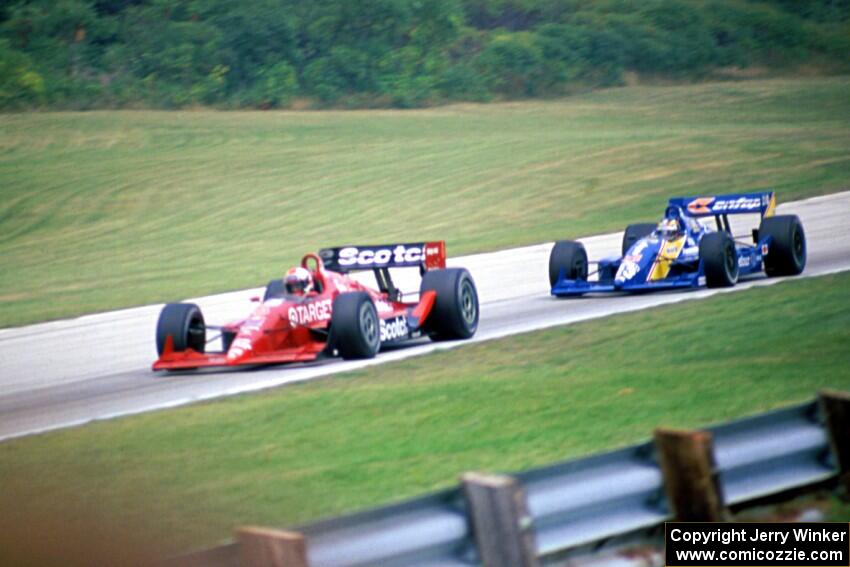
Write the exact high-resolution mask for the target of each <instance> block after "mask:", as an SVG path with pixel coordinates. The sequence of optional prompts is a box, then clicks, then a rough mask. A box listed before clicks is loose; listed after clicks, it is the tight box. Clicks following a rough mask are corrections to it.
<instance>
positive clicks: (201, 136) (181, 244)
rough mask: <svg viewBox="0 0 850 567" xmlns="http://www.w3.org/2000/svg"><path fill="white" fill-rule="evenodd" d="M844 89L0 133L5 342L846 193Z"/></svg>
mask: <svg viewBox="0 0 850 567" xmlns="http://www.w3.org/2000/svg"><path fill="white" fill-rule="evenodd" d="M848 90H850V79H849V78H847V77H839V78H827V79H824V78H818V79H799V80H794V79H772V80H753V81H745V82H733V83H728V82H727V83H715V84H700V85H691V86H675V87H662V86H654V87H628V88H617V89H610V90H606V91H601V92H595V93H589V94H585V95H581V96H576V97H573V98H569V99H563V100H557V101H542V102H541V101H536V102H522V103H507V104H493V105H457V106H450V107H444V108H437V109H431V110H421V111H418V110H417V111H356V112H334V111H329V112H300V113H299V112H210V111H197V112H132V111H125V112H89V113H38V114H3V115H0V262H2V265H0V327H6V326H12V325H20V324H24V323H29V322H34V321H41V320H46V319H52V318H58V317H67V316H73V315H79V314H82V313H89V312H94V311H101V310H107V309H113V308H118V307H124V306H130V305H139V304H147V303H155V302H160V301H173V300H178V299H182V298H186V297H196V296H199V295H206V294H209V293H214V292H220V291H226V290H232V289H241V288H245V287H252V286H258V285H262V284H263V283H265V282H267V281H268V280H269V279H270V278H271V277H273V276H275V275H277V274H280V273H281V271H282V270H283V269H285V267H287V266H288V265H290V264H292V263H293V262H295V261H296V260H297V259H298V258H300V256H301V254H303V253H304V252H308V251H314V250H316V249H317V248H319V247H322V246H326V245H339V244H344V243H349V242H354V243H358V242H360V243H376V242H380V241H410V240H417V239H425V238H428V239H431V238H444V239H446V240H448V246H449V253H450V254H452V255H457V254H461V253H468V252H477V251H487V250H493V249H497V248H502V247H508V246H516V245H521V244H529V243H535V242H544V241H547V240H553V239H556V238H571V237H576V236H579V235H589V234H597V233H602V232H607V231H614V230H621V229H622V228H623V227H624V226H625V225H626V224H628V223H630V222H636V221H640V220H654V219H656V217H657V216H658V215H659V214H660V213H661V211H662V210H663V206H664V204H665V203H666V199H667V198H668V197H670V196H673V195H678V194H690V193H724V192H733V191H742V190H747V189H756V188H763V187H772V188H775V189H776V190H777V191H778V192H779V198H780V200H781V201H788V200H792V199H798V198H803V197H809V196H813V195H817V194H823V193H828V192H831V191H836V190H841V189H846V188H847V187H848V171H850V151H848V148H850V98H848V97H847V92H848Z"/></svg>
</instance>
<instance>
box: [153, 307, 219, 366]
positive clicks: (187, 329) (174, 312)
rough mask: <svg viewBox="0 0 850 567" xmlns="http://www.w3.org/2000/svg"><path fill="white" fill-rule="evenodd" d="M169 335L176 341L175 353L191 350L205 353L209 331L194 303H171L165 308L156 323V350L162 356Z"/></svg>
mask: <svg viewBox="0 0 850 567" xmlns="http://www.w3.org/2000/svg"><path fill="white" fill-rule="evenodd" d="M169 335H170V336H171V337H172V340H173V341H174V350H175V351H177V352H181V351H184V350H186V349H187V348H191V349H192V350H194V351H196V352H200V353H203V352H204V348H205V347H206V344H207V329H206V324H205V323H204V316H203V314H202V313H201V309H200V308H199V307H198V306H197V305H195V304H194V303H169V304H167V305H166V306H165V307H163V308H162V311H160V313H159V320H158V321H157V323H156V350H157V352H158V353H159V355H160V356H162V351H163V350H165V341H166V339H167V338H168V336H169Z"/></svg>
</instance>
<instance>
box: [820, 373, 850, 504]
mask: <svg viewBox="0 0 850 567" xmlns="http://www.w3.org/2000/svg"><path fill="white" fill-rule="evenodd" d="M818 398H819V399H820V404H821V408H822V409H823V414H824V416H825V417H826V428H827V431H828V432H829V443H830V445H831V446H832V453H833V455H835V460H836V462H837V464H838V478H839V481H840V482H841V484H842V485H843V486H844V489H845V491H846V492H847V494H848V495H850V393H848V392H836V391H834V390H821V391H820V392H818Z"/></svg>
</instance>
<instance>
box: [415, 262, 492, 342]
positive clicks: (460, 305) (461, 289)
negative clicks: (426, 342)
mask: <svg viewBox="0 0 850 567" xmlns="http://www.w3.org/2000/svg"><path fill="white" fill-rule="evenodd" d="M426 291H434V292H436V294H437V299H436V300H435V301H434V306H433V307H432V308H431V313H430V314H429V315H428V319H427V321H426V323H425V327H426V329H427V331H428V334H429V336H430V337H431V339H432V340H435V341H442V340H454V339H468V338H470V337H472V336H473V335H474V334H475V332H476V331H477V330H478V314H479V309H478V290H477V289H475V282H474V281H473V279H472V276H471V275H470V273H469V272H468V271H467V270H466V269H465V268H445V269H442V270H431V271H428V272H425V275H424V276H423V277H422V283H421V284H420V285H419V294H420V297H421V296H422V294H423V293H424V292H426Z"/></svg>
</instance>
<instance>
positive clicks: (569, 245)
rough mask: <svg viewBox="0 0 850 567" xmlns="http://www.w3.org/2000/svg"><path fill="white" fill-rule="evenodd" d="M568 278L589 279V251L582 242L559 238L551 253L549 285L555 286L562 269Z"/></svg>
mask: <svg viewBox="0 0 850 567" xmlns="http://www.w3.org/2000/svg"><path fill="white" fill-rule="evenodd" d="M562 269H563V270H564V277H566V278H567V279H568V280H586V279H587V252H586V251H585V249H584V245H583V244H582V243H581V242H576V241H574V240H559V241H557V242H556V243H555V246H553V247H552V251H551V252H550V253H549V285H550V286H552V287H554V285H555V283H556V282H557V281H558V276H559V275H560V273H561V270H562Z"/></svg>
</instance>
